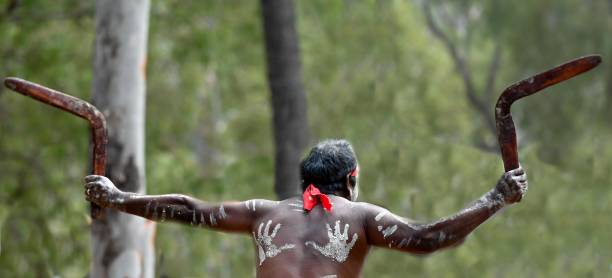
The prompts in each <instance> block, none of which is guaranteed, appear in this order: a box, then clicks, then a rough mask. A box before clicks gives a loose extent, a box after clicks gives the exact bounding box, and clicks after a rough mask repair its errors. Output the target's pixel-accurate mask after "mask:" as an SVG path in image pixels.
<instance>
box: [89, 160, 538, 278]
mask: <svg viewBox="0 0 612 278" xmlns="http://www.w3.org/2000/svg"><path fill="white" fill-rule="evenodd" d="M85 181H86V185H85V195H86V198H87V200H89V201H92V202H95V203H96V204H98V205H100V206H102V207H108V208H115V209H118V210H120V211H123V212H126V213H130V214H134V215H138V216H141V217H145V218H148V219H150V220H153V221H158V222H163V221H174V222H180V223H184V224H189V225H193V226H198V227H203V228H209V229H213V230H218V231H224V232H235V233H244V234H246V235H249V236H251V237H253V242H254V243H255V258H256V268H257V277H324V276H327V275H329V276H328V277H360V273H361V269H362V266H363V262H364V260H365V257H366V255H367V254H368V251H369V249H370V247H371V246H378V247H383V248H390V249H395V250H399V251H404V252H408V253H412V254H428V253H431V252H434V251H437V250H440V249H443V248H446V247H451V246H456V245H458V244H459V243H461V242H462V241H463V240H464V239H465V237H466V236H467V235H468V234H469V233H470V232H472V231H473V230H474V229H475V228H476V227H478V226H479V225H480V224H481V223H483V222H484V221H485V220H487V219H488V218H489V217H491V216H492V215H493V214H494V213H495V212H497V211H499V210H500V209H501V208H502V207H504V206H505V205H508V204H512V203H514V202H517V201H518V200H520V199H521V198H522V196H523V195H524V194H525V192H526V190H527V177H526V174H525V173H524V171H523V170H522V169H521V168H519V169H516V170H513V171H509V172H506V173H505V174H504V175H503V176H502V177H501V178H500V180H499V181H498V183H497V185H496V186H495V187H494V188H493V189H492V190H491V191H489V192H487V193H486V194H485V195H484V196H483V197H482V198H480V199H478V200H477V201H475V202H474V203H473V204H471V205H469V206H468V207H466V208H465V209H463V210H462V211H460V212H458V213H457V214H455V215H453V216H450V217H447V218H443V219H440V220H438V221H435V222H433V223H428V224H421V223H416V222H414V221H411V220H409V219H406V218H403V217H400V216H397V215H395V214H393V213H391V212H389V211H388V210H386V209H384V208H381V207H379V206H376V205H372V204H368V203H363V202H352V201H350V197H351V196H336V195H330V196H329V197H330V199H331V201H332V203H333V206H334V208H333V211H332V212H326V211H325V210H324V209H323V207H322V206H321V205H317V206H315V207H314V208H313V210H312V211H310V212H308V213H305V212H303V211H302V210H301V209H300V207H301V204H302V200H301V197H299V198H298V197H295V198H290V199H286V200H283V201H279V202H277V201H270V200H260V199H255V200H249V201H244V202H223V203H220V204H211V203H208V202H203V201H200V200H197V199H195V198H192V197H189V196H185V195H178V194H169V195H157V196H152V195H139V194H134V193H126V192H122V191H120V190H118V189H117V188H116V187H115V186H114V184H113V183H112V182H111V181H110V180H108V179H107V178H105V177H103V176H95V175H92V176H87V177H86V178H85ZM347 186H348V185H347ZM338 221H339V222H338ZM279 224H280V225H279ZM347 224H348V226H347ZM332 238H333V239H332ZM258 239H259V240H258ZM266 239H267V241H266ZM330 241H331V242H332V243H334V244H330ZM307 242H309V243H308V244H306V243H307ZM314 245H316V246H318V248H315V247H314ZM326 246H327V249H325V247H326ZM347 250H348V252H346V251H347ZM262 255H263V256H262ZM333 275H336V276H333Z"/></svg>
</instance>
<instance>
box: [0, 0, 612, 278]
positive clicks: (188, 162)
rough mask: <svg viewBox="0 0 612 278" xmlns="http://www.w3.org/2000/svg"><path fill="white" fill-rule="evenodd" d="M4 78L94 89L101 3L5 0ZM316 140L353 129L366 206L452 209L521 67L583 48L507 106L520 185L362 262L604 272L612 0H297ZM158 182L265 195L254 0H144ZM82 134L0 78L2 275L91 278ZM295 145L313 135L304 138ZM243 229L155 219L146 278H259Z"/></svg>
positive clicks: (485, 164) (421, 216) (152, 171)
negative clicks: (587, 63) (403, 247)
mask: <svg viewBox="0 0 612 278" xmlns="http://www.w3.org/2000/svg"><path fill="white" fill-rule="evenodd" d="M0 8H2V9H3V11H2V12H1V13H0V38H1V39H0V76H2V77H5V76H18V77H21V78H25V79H28V80H31V81H34V82H37V83H40V84H44V85H45V86H48V87H51V88H54V89H58V90H61V91H63V92H66V93H68V94H72V95H75V96H79V97H81V98H83V99H91V91H92V55H93V51H94V48H93V41H94V36H95V18H94V16H95V9H96V5H95V2H94V1H76V0H57V1H42V0H30V1H27V0H23V1H10V0H0ZM295 14H296V24H297V32H298V36H299V46H300V51H301V53H300V56H301V64H302V73H303V76H302V77H301V78H302V79H303V84H304V91H305V96H306V99H307V102H306V103H307V106H306V107H307V117H308V118H307V119H308V124H307V125H306V126H304V127H303V128H304V129H305V130H308V132H309V134H310V136H309V137H308V138H309V139H308V140H309V141H308V144H307V145H308V146H311V145H313V144H315V143H316V142H317V141H319V140H322V139H325V138H346V139H348V140H349V141H351V142H352V143H353V144H354V148H355V150H356V152H357V155H358V157H359V161H360V164H361V177H360V184H361V190H362V191H361V195H360V198H361V200H362V201H366V202H371V203H375V204H378V205H382V206H384V207H387V208H389V209H390V210H392V211H394V212H396V213H398V214H400V215H403V216H406V217H409V218H412V219H415V220H418V221H432V220H436V219H438V218H440V217H444V216H447V215H450V214H452V213H455V212H456V211H458V210H460V209H461V208H462V207H463V206H465V205H466V204H468V203H469V202H470V201H472V200H474V199H476V198H478V197H480V196H481V195H482V194H483V193H484V192H486V191H488V190H489V189H491V188H492V187H493V186H494V184H495V182H496V180H497V179H498V178H499V177H500V175H501V174H502V173H503V167H502V162H501V159H500V156H499V154H498V153H497V145H496V141H495V133H494V129H493V128H492V126H491V123H492V122H491V121H492V120H493V106H494V103H495V101H496V99H497V96H498V95H499V94H500V93H501V92H502V91H503V89H504V88H505V87H507V86H509V85H510V84H512V83H514V82H515V81H518V80H521V79H523V78H526V77H528V76H530V75H533V74H535V73H538V72H540V71H543V70H547V69H549V68H551V67H553V66H556V65H558V64H560V63H562V62H565V61H567V60H570V59H573V58H576V57H579V56H582V55H586V54H592V53H598V54H601V55H602V57H603V63H602V64H601V65H600V66H599V67H598V68H596V69H595V70H593V71H591V72H588V73H586V74H584V75H581V76H579V77H577V78H575V79H572V80H571V81H567V82H564V83H562V84H560V85H557V86H555V87H552V88H549V89H547V90H546V92H544V93H542V94H538V95H535V96H532V97H529V98H526V99H524V100H522V101H520V102H518V103H517V104H516V105H515V106H514V109H513V115H514V119H515V122H516V124H517V126H518V129H519V130H518V131H519V140H520V143H519V147H520V158H521V163H522V165H523V167H524V168H525V169H526V170H527V173H528V175H529V185H530V190H529V193H528V195H527V196H526V198H525V199H524V200H523V201H522V202H521V203H520V204H518V205H515V206H512V207H509V208H507V209H505V210H504V211H503V212H502V213H499V214H498V215H496V217H494V218H493V219H491V220H489V221H488V222H486V223H485V224H484V225H482V226H481V227H480V228H478V229H477V230H476V231H475V233H474V234H472V235H471V236H470V237H469V238H468V240H467V241H466V242H465V244H463V245H462V246H461V247H459V248H456V249H452V250H448V251H443V252H439V253H435V254H433V255H430V256H426V257H417V256H412V255H408V254H402V253H399V252H393V251H387V250H381V249H374V250H373V251H372V252H371V254H370V255H369V257H368V260H367V261H366V264H365V268H364V277H517V276H518V277H610V276H612V237H611V236H610V229H612V217H610V215H611V213H612V190H611V189H610V180H611V179H612V171H611V169H612V149H611V148H610V147H607V146H608V144H609V142H610V140H611V139H612V126H611V125H610V120H612V109H611V107H612V66H611V65H612V63H610V57H612V36H611V34H612V1H606V0H556V1H553V0H542V1H522V2H520V3H519V2H516V1H493V0H491V1H487V0H481V1H475V0H474V1H472V0H460V1H430V2H424V1H399V0H398V1H391V0H389V1H380V0H379V1H374V0H364V1H349V0H344V1H340V0H333V1H327V0H309V1H296V2H295ZM148 34H149V38H148V55H147V57H148V64H147V67H146V68H147V81H146V86H147V87H146V94H147V96H146V133H145V140H146V147H145V153H146V171H145V172H146V177H147V184H148V185H147V192H148V193H151V194H163V193H185V194H189V195H192V196H195V197H197V198H200V199H204V200H209V201H221V200H246V199H250V198H269V199H276V198H277V196H276V195H275V191H274V138H273V126H272V108H271V101H270V100H271V98H270V90H269V87H268V81H267V75H266V48H265V43H264V30H263V25H262V11H261V5H260V2H259V1H221V0H218V1H195V0H192V1H184V0H183V1H179V0H168V1H152V2H151V6H150V19H149V33H148ZM87 138H88V130H87V125H86V124H85V123H84V122H83V121H82V120H80V119H77V118H76V117H73V116H68V115H67V114H66V113H64V112H60V111H57V110H55V109H53V108H50V107H48V106H44V105H41V104H38V103H34V102H33V101H32V100H30V99H27V98H25V97H22V96H19V95H17V94H14V93H11V92H9V91H8V89H5V88H2V89H0V276H1V277H51V276H59V277H84V276H86V275H87V273H88V271H89V264H90V257H91V255H90V247H89V246H90V244H89V240H90V233H89V223H90V221H91V220H90V219H89V215H88V210H89V209H88V207H89V205H88V204H87V202H85V200H84V198H83V190H82V178H83V176H84V175H85V174H86V173H87V171H88V165H89V158H88V139H87ZM303 151H304V152H305V151H307V149H304V150H303ZM252 245H253V244H252V242H251V240H250V239H249V238H248V237H246V236H240V235H227V234H219V233H215V232H210V231H207V230H201V229H195V228H192V227H188V226H180V225H177V224H168V223H164V224H160V225H158V226H157V236H156V239H155V248H156V249H155V258H156V265H155V271H156V276H159V277H252V276H254V267H253V266H254V263H255V256H254V251H253V247H252Z"/></svg>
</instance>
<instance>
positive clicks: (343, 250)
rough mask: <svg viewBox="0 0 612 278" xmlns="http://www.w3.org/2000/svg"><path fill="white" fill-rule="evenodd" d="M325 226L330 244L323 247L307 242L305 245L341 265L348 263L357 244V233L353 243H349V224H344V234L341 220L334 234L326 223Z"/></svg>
mask: <svg viewBox="0 0 612 278" xmlns="http://www.w3.org/2000/svg"><path fill="white" fill-rule="evenodd" d="M325 226H326V227H327V236H328V237H329V242H328V243H327V244H326V245H325V246H323V247H321V246H319V245H318V244H317V243H316V242H313V241H307V242H306V243H305V245H306V246H310V247H312V248H314V249H316V250H317V251H319V252H320V253H321V254H323V256H325V257H329V258H332V259H334V260H335V261H337V262H339V263H341V262H344V261H346V259H347V258H348V256H349V253H350V252H351V249H352V248H353V246H354V245H355V242H357V238H358V236H357V233H354V234H353V238H352V239H351V242H347V241H348V230H349V224H344V232H340V220H337V221H336V226H335V227H334V231H333V232H332V229H331V227H330V226H329V224H327V223H326V224H325Z"/></svg>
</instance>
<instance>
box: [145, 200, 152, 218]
mask: <svg viewBox="0 0 612 278" xmlns="http://www.w3.org/2000/svg"><path fill="white" fill-rule="evenodd" d="M150 209H151V201H149V202H148V203H147V205H146V206H145V213H144V216H145V217H146V216H147V215H149V210H150Z"/></svg>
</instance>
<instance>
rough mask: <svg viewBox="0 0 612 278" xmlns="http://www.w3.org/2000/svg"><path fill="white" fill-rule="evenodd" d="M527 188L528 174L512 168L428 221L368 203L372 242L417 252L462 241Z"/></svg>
mask: <svg viewBox="0 0 612 278" xmlns="http://www.w3.org/2000/svg"><path fill="white" fill-rule="evenodd" d="M526 190H527V177H526V175H525V173H524V172H523V170H522V169H520V168H519V169H516V170H513V171H509V172H507V173H505V174H504V175H503V176H502V178H500V180H499V182H498V184H497V185H496V186H495V188H494V189H492V190H491V191H489V192H487V193H486V194H485V195H484V196H482V197H481V198H480V199H478V200H477V201H476V202H474V203H473V204H471V205H469V206H468V207H466V208H465V209H463V210H461V211H460V212H458V213H457V214H455V215H452V216H450V217H447V218H443V219H440V220H438V221H435V222H433V223H424V224H419V223H416V222H414V221H412V220H409V219H406V218H403V217H400V216H397V215H395V214H393V213H391V212H389V211H388V210H386V209H383V208H381V207H378V206H374V205H366V211H367V212H366V219H365V227H366V233H367V237H368V243H369V244H372V245H375V246H380V247H387V248H392V249H398V250H401V251H406V252H411V253H416V254H427V253H431V252H434V251H437V250H439V249H442V248H446V247H451V246H455V245H458V244H459V243H461V242H462V241H463V240H464V239H465V237H466V236H467V235H468V234H469V233H471V232H472V231H473V230H474V229H476V227H478V226H479V225H480V224H482V223H483V222H484V221H486V220H487V219H489V217H491V216H492V215H493V214H495V213H496V212H497V211H499V210H500V209H501V208H502V207H504V206H505V205H507V204H512V203H515V202H518V201H520V199H521V198H522V196H523V195H524V194H525V192H526Z"/></svg>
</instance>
